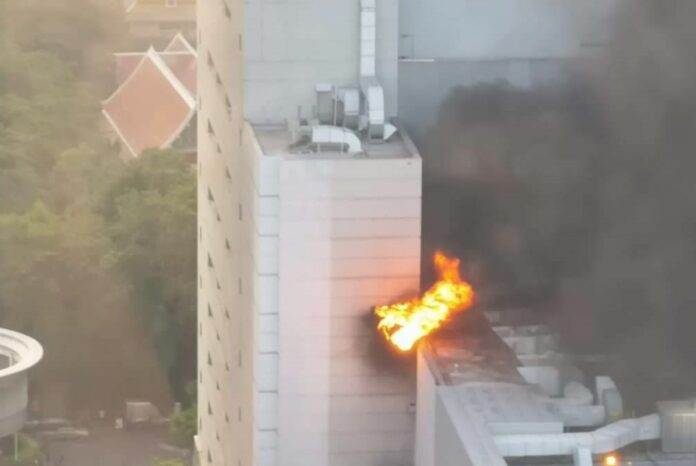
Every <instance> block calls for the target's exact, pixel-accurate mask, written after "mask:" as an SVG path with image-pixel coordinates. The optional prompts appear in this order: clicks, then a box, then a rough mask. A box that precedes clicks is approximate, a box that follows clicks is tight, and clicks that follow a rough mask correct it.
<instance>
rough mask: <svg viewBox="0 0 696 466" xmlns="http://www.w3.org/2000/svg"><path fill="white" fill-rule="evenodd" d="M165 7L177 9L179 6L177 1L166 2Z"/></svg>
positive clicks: (166, 0) (165, 0) (167, 0)
mask: <svg viewBox="0 0 696 466" xmlns="http://www.w3.org/2000/svg"><path fill="white" fill-rule="evenodd" d="M164 5H165V6H166V7H167V8H176V7H177V6H178V5H177V0H164Z"/></svg>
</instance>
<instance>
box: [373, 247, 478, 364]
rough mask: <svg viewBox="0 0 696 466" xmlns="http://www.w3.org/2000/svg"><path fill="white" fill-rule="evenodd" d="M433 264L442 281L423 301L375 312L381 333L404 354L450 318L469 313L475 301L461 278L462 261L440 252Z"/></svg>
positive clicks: (377, 308) (413, 301) (381, 308)
mask: <svg viewBox="0 0 696 466" xmlns="http://www.w3.org/2000/svg"><path fill="white" fill-rule="evenodd" d="M433 261H434V263H435V268H436V269H437V271H438V275H439V280H438V281H437V282H436V283H435V284H434V285H433V286H432V287H431V288H430V289H429V290H428V291H427V292H426V293H425V294H424V295H423V296H422V297H421V298H414V299H412V300H411V301H408V302H405V303H398V304H392V305H389V306H379V307H376V308H375V314H377V316H378V317H379V318H380V321H379V324H377V329H378V330H381V331H382V333H383V334H384V336H385V337H386V338H387V340H389V341H390V342H391V343H392V344H393V345H394V346H396V347H397V348H398V349H400V350H401V351H409V350H410V349H411V348H413V345H415V344H416V342H418V341H419V340H420V339H421V338H423V337H424V336H426V335H428V334H429V333H430V332H432V331H433V330H435V329H437V328H439V327H440V326H441V325H442V324H443V323H444V322H445V321H446V320H447V319H448V317H449V316H450V315H452V314H453V313H455V312H459V311H462V310H464V309H467V308H468V307H470V306H471V303H472V301H473V298H474V291H473V290H472V288H471V286H470V285H469V284H468V283H466V282H465V281H463V280H462V279H461V277H460V276H459V259H453V258H450V257H447V256H446V255H445V254H443V253H442V252H439V251H438V252H436V253H435V257H434V258H433Z"/></svg>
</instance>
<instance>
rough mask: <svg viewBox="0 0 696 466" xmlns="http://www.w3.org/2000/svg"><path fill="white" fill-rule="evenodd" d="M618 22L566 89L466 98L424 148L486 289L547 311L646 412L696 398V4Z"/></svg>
mask: <svg viewBox="0 0 696 466" xmlns="http://www.w3.org/2000/svg"><path fill="white" fill-rule="evenodd" d="M618 18H619V20H618V24H617V25H616V29H615V34H614V38H613V40H612V41H611V44H610V45H609V46H608V47H607V48H606V49H605V50H603V51H602V52H600V53H599V54H598V55H597V56H595V57H593V58H591V59H583V60H582V61H578V62H576V63H571V64H569V66H570V68H569V69H570V73H569V75H570V76H571V78H570V79H568V80H567V81H566V82H564V84H563V85H558V86H556V87H552V86H546V87H544V88H539V89H534V90H519V89H513V88H511V87H509V86H506V85H504V84H499V85H482V86H476V87H469V88H461V89H457V90H456V91H455V92H454V93H453V94H452V95H451V98H450V99H449V100H448V102H447V103H446V105H445V106H444V107H443V108H442V110H441V115H440V124H439V126H438V128H439V129H438V133H437V138H434V140H439V141H442V142H440V143H438V144H435V145H432V146H431V147H430V148H429V150H428V151H426V155H427V153H428V152H430V151H439V153H440V154H441V156H442V157H443V159H445V160H454V161H456V172H457V173H455V174H453V173H451V170H448V169H447V168H446V167H445V169H443V170H442V173H441V174H440V175H439V176H438V180H437V183H435V184H437V185H438V187H437V188H436V189H441V190H444V191H446V192H448V193H449V194H450V195H449V196H448V197H449V199H448V205H447V206H445V207H444V208H445V209H446V212H444V213H445V214H446V215H447V216H448V218H449V222H450V225H449V236H448V238H447V239H446V242H448V243H449V244H446V245H445V247H447V248H448V249H450V250H452V251H455V252H457V253H458V254H460V255H461V256H462V257H464V258H465V259H466V260H468V261H469V263H470V266H471V267H470V269H471V270H470V273H469V275H470V276H471V277H472V279H473V280H474V281H475V282H476V283H477V285H478V286H479V288H480V289H482V290H485V293H487V294H489V295H490V294H491V293H490V292H489V291H490V290H491V289H495V293H494V295H495V299H494V301H495V302H497V303H499V304H503V305H522V304H523V305H531V306H533V307H535V308H536V309H538V310H539V312H541V313H542V314H543V315H544V316H545V318H547V319H548V320H549V322H551V323H552V324H554V325H555V326H556V327H557V328H558V330H559V331H560V332H561V334H562V335H563V338H562V341H563V344H564V346H565V349H566V350H567V351H569V352H572V353H592V354H598V353H601V354H605V355H607V356H609V358H610V359H611V360H612V361H614V363H613V366H612V367H611V370H612V372H613V374H614V375H615V377H616V378H618V379H619V381H620V383H622V384H623V387H622V388H625V389H626V390H627V391H628V394H629V397H630V398H631V400H630V401H631V402H632V403H633V405H634V406H637V407H638V408H639V409H640V408H642V407H645V409H648V404H651V403H652V402H653V401H654V400H655V399H656V398H667V397H670V398H675V397H682V396H694V395H696V2H693V1H689V0H631V1H628V2H626V3H625V5H624V9H623V11H622V12H621V14H620V15H618ZM431 185H432V183H431ZM427 189H428V187H427V186H426V190H427ZM425 207H426V209H427V208H428V204H427V200H426V205H425ZM424 228H425V236H426V237H427V236H428V235H427V228H428V226H427V225H425V227H424ZM431 240H432V241H435V242H439V241H440V238H434V239H433V237H431ZM441 246H442V245H441ZM426 249H427V245H426ZM426 252H427V251H426Z"/></svg>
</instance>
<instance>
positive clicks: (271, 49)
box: [244, 0, 399, 124]
mask: <svg viewBox="0 0 696 466" xmlns="http://www.w3.org/2000/svg"><path fill="white" fill-rule="evenodd" d="M244 18H245V37H244V114H245V116H246V118H247V119H248V120H249V121H251V122H252V123H259V124H284V123H285V121H286V120H287V119H288V118H297V117H298V113H299V115H301V116H302V117H303V118H312V117H313V107H315V106H316V97H315V94H314V85H315V84H323V83H328V84H332V85H334V86H336V87H341V86H349V85H355V84H356V83H357V82H358V76H359V63H360V62H359V59H360V52H359V50H360V26H359V24H360V0H331V1H326V0H292V1H272V2H271V1H268V0H247V1H246V2H245V3H244ZM398 21H399V1H398V0H379V1H377V76H378V77H379V79H380V82H381V83H382V86H383V87H384V92H385V104H386V112H387V116H388V117H392V116H395V115H396V114H397V74H398V71H397V70H398V62H397V59H398V34H399V31H398Z"/></svg>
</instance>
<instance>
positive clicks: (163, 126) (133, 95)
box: [103, 34, 196, 157]
mask: <svg viewBox="0 0 696 466" xmlns="http://www.w3.org/2000/svg"><path fill="white" fill-rule="evenodd" d="M115 58H116V68H115V78H116V82H117V84H118V86H119V87H118V88H117V89H116V90H115V91H114V93H113V94H112V95H111V96H110V97H109V98H108V99H107V100H105V101H104V102H103V115H104V117H105V118H106V121H107V122H108V123H109V125H110V126H111V128H112V129H113V132H114V133H115V134H116V135H117V136H118V138H119V139H120V141H121V142H122V144H123V145H124V146H125V147H126V148H127V149H128V152H129V153H130V155H131V156H133V157H137V156H138V155H139V154H140V153H141V152H142V151H143V150H145V149H148V148H166V147H169V146H170V145H171V144H172V143H173V142H174V141H175V140H177V138H178V137H179V136H180V135H181V134H182V132H183V131H184V130H185V128H186V127H187V126H188V125H189V123H190V122H191V121H192V119H193V115H194V114H195V96H196V52H195V50H194V49H193V48H192V47H191V46H190V45H189V44H188V43H187V42H186V40H185V39H184V38H183V36H181V35H180V34H178V35H177V36H175V37H174V38H173V39H172V41H171V42H170V44H169V45H168V46H167V48H166V49H165V51H164V52H156V51H155V50H154V49H152V48H150V50H148V51H147V52H143V53H121V54H115Z"/></svg>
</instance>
